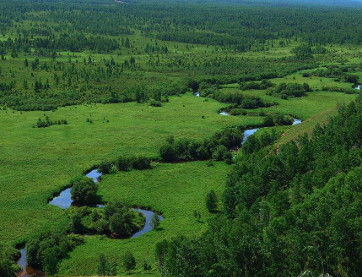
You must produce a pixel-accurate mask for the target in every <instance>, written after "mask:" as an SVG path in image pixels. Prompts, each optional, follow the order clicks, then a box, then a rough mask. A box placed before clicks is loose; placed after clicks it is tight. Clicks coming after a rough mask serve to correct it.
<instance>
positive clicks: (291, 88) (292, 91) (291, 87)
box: [267, 83, 313, 99]
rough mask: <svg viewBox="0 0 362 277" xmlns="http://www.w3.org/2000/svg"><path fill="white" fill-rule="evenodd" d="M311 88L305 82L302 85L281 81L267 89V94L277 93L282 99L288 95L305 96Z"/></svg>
mask: <svg viewBox="0 0 362 277" xmlns="http://www.w3.org/2000/svg"><path fill="white" fill-rule="evenodd" d="M312 91H313V90H312V89H311V88H310V87H309V85H308V84H307V83H304V84H303V85H300V84H297V83H290V84H286V83H281V84H279V85H278V86H277V87H276V88H274V89H269V90H268V92H267V94H268V95H279V96H280V97H281V98H283V99H288V97H303V96H307V93H308V92H312Z"/></svg>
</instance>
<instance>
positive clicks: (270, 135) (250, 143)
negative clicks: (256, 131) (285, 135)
mask: <svg viewBox="0 0 362 277" xmlns="http://www.w3.org/2000/svg"><path fill="white" fill-rule="evenodd" d="M280 135H281V134H280V132H276V131H275V130H272V131H271V132H264V133H262V134H261V135H260V136H258V135H254V136H250V137H249V138H248V139H247V140H246V141H245V143H244V144H243V148H242V151H243V152H244V153H245V154H251V153H254V152H257V151H259V150H260V149H262V148H264V147H266V146H269V145H272V144H273V143H274V142H276V141H277V140H278V138H279V137H280Z"/></svg>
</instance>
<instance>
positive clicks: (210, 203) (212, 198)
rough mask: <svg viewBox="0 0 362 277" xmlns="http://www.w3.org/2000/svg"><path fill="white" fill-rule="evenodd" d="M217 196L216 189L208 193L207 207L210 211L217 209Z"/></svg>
mask: <svg viewBox="0 0 362 277" xmlns="http://www.w3.org/2000/svg"><path fill="white" fill-rule="evenodd" d="M217 202H218V200H217V196H216V193H215V191H213V190H212V191H210V192H209V193H208V194H207V195H206V208H207V210H208V211H209V212H210V213H213V212H215V211H216V210H217Z"/></svg>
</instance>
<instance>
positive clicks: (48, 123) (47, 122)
mask: <svg viewBox="0 0 362 277" xmlns="http://www.w3.org/2000/svg"><path fill="white" fill-rule="evenodd" d="M62 124H64V125H67V124H68V121H67V120H65V119H61V120H57V121H52V120H50V119H49V117H48V116H46V117H45V120H42V119H41V118H39V119H38V121H37V123H36V127H38V128H46V127H49V126H52V125H62Z"/></svg>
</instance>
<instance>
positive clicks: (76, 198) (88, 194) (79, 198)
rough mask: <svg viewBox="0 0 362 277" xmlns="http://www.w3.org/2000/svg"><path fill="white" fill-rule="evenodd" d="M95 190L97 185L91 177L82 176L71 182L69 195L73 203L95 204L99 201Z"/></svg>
mask: <svg viewBox="0 0 362 277" xmlns="http://www.w3.org/2000/svg"><path fill="white" fill-rule="evenodd" d="M97 190H98V186H97V184H96V183H95V182H94V181H93V180H92V179H91V178H87V177H83V178H82V179H81V180H79V181H77V182H75V183H74V184H73V186H72V189H71V197H72V200H73V202H74V203H75V204H81V205H85V204H96V203H98V201H99V197H98V196H97Z"/></svg>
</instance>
